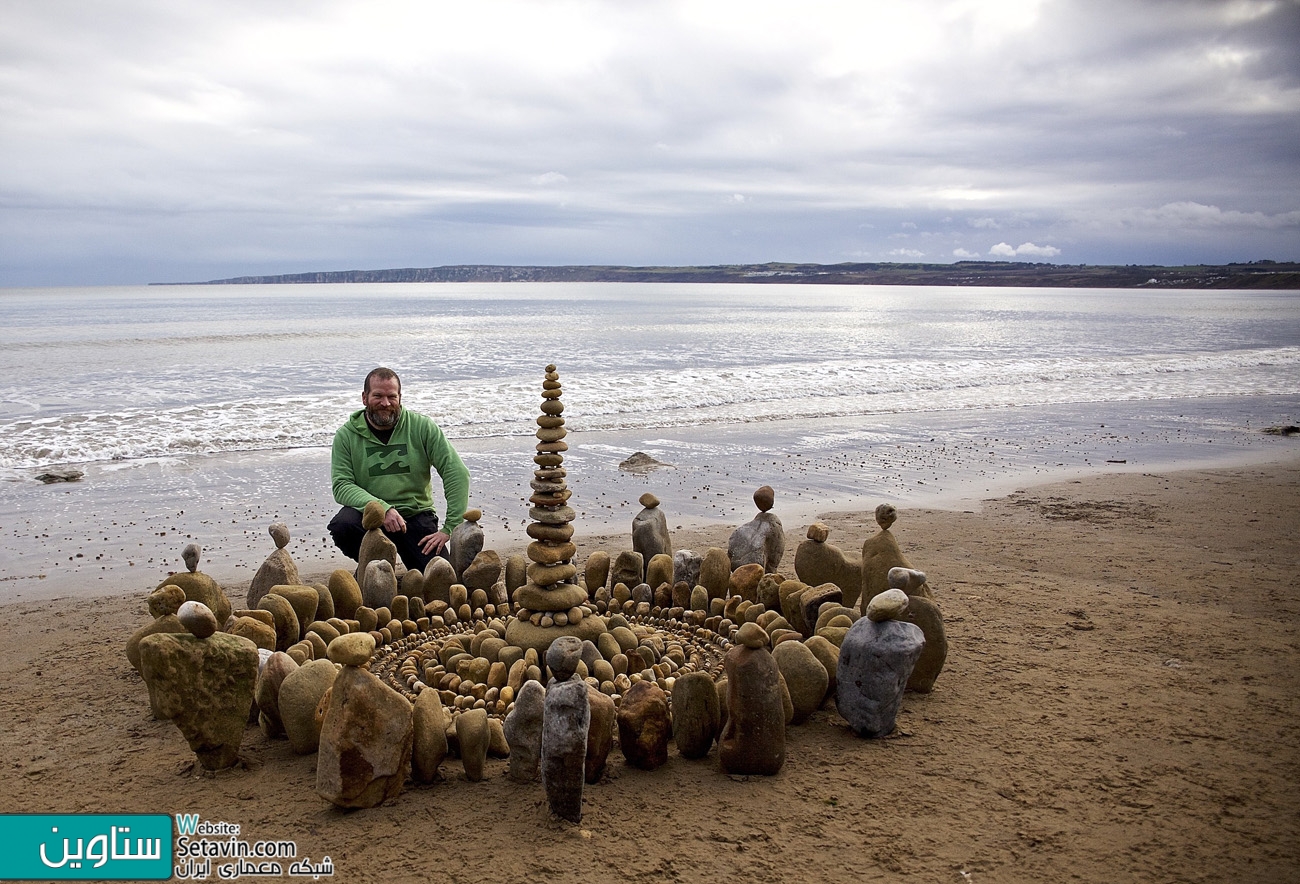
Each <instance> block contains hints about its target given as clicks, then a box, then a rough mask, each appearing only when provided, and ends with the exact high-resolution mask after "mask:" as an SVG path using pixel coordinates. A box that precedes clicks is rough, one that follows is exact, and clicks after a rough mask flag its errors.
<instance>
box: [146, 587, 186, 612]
mask: <svg viewBox="0 0 1300 884" xmlns="http://www.w3.org/2000/svg"><path fill="white" fill-rule="evenodd" d="M183 604H185V590H183V589H181V588H180V587H179V586H177V585H176V584H175V583H168V584H167V585H165V586H160V587H158V588H157V589H155V590H154V591H153V592H151V593H150V594H149V614H150V616H152V617H153V618H154V619H155V620H156V619H158V618H159V617H162V616H163V615H165V614H175V613H176V612H177V611H179V610H180V608H181V605H183Z"/></svg>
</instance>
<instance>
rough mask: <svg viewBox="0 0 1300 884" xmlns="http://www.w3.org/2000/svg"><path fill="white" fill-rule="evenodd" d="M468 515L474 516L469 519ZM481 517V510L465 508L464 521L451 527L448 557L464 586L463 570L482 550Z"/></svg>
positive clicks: (466, 582) (467, 584)
mask: <svg viewBox="0 0 1300 884" xmlns="http://www.w3.org/2000/svg"><path fill="white" fill-rule="evenodd" d="M470 516H473V517H474V518H472V519H471V518H470ZM482 517H483V511H482V510H479V509H472V510H466V511H465V521H463V522H461V523H460V524H459V525H457V526H456V527H455V528H453V529H452V532H451V550H450V552H449V553H448V558H449V559H450V561H451V567H452V570H453V571H455V572H456V576H457V577H458V578H460V581H461V582H462V583H464V584H465V585H466V586H469V582H468V581H467V580H466V579H465V570H466V569H467V568H468V567H469V566H470V564H471V563H472V562H473V561H474V557H475V556H477V555H478V554H479V553H480V552H482V551H483V528H482V527H481V526H480V525H479V523H478V520H479V519H481V518H482Z"/></svg>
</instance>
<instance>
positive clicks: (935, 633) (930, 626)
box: [901, 596, 948, 694]
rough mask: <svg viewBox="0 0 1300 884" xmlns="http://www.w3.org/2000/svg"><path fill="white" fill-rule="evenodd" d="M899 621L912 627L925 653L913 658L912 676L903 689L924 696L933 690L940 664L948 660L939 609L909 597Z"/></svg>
mask: <svg viewBox="0 0 1300 884" xmlns="http://www.w3.org/2000/svg"><path fill="white" fill-rule="evenodd" d="M901 619H903V620H906V621H907V622H908V623H914V624H916V626H918V627H919V628H920V630H921V635H922V636H924V638H925V649H924V650H922V651H921V656H919V657H917V658H916V665H915V666H913V667H912V674H911V675H909V676H908V677H907V689H908V690H909V691H915V692H917V693H918V694H928V693H930V691H932V690H934V682H935V679H937V678H938V677H939V673H940V672H942V671H943V664H944V661H945V660H947V658H948V636H947V633H946V632H945V630H944V628H943V615H942V614H940V613H939V606H938V605H936V604H935V603H934V602H932V601H931V600H930V599H927V598H925V597H924V596H911V597H910V598H909V599H908V600H907V610H906V611H905V612H904V613H903V616H902V618H901Z"/></svg>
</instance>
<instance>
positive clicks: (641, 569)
mask: <svg viewBox="0 0 1300 884" xmlns="http://www.w3.org/2000/svg"><path fill="white" fill-rule="evenodd" d="M644 577H645V558H644V557H643V556H642V555H641V553H639V552H636V551H635V550H630V549H625V550H623V551H622V552H621V553H619V554H618V558H617V559H615V560H614V566H613V568H611V569H610V575H609V582H610V584H611V585H617V584H619V583H625V584H627V585H628V586H636V585H637V584H638V583H640V582H641V581H642V580H643V579H644Z"/></svg>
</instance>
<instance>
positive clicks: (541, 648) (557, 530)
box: [506, 365, 605, 654]
mask: <svg viewBox="0 0 1300 884" xmlns="http://www.w3.org/2000/svg"><path fill="white" fill-rule="evenodd" d="M561 392H562V390H561V387H560V375H559V373H558V372H557V371H556V370H555V366H554V365H548V366H546V379H545V380H544V381H542V406H541V411H542V413H541V414H540V415H538V417H537V427H538V429H537V439H538V442H537V454H536V455H535V456H534V457H533V463H535V464H537V469H536V470H535V471H534V472H533V481H532V482H531V483H530V484H531V486H532V489H533V495H532V497H530V498H529V502H530V503H531V504H532V505H533V506H532V508H531V509H530V510H529V513H528V514H529V517H530V518H531V519H532V520H533V522H532V524H530V525H529V526H528V536H529V537H531V538H533V542H532V543H530V544H529V545H528V559H529V565H528V568H527V571H526V574H527V578H528V579H527V582H526V583H524V585H523V586H521V587H519V588H518V589H517V590H515V593H514V600H515V605H516V612H515V619H514V620H513V621H511V623H510V624H509V626H508V627H507V632H506V640H507V641H508V642H510V643H511V644H513V645H518V646H519V647H521V648H535V649H536V650H537V652H538V654H545V653H546V649H547V648H548V647H549V646H550V644H551V642H552V641H553V640H554V639H556V638H558V637H559V636H561V635H573V636H577V637H578V638H580V639H591V640H593V641H594V640H595V638H596V637H597V636H598V635H600V634H601V633H602V632H604V631H605V624H604V623H603V622H602V621H601V619H600V618H599V617H596V616H594V614H595V610H594V609H593V608H592V607H591V605H590V604H589V603H588V600H587V591H586V590H585V589H584V588H582V587H581V586H578V585H577V584H576V583H574V582H572V581H573V578H574V577H575V576H576V575H577V573H578V566H577V565H575V564H573V557H574V555H575V553H576V552H577V548H576V547H575V546H574V544H573V539H572V538H573V524H572V522H573V519H574V515H575V514H574V512H573V507H571V506H569V505H568V502H567V501H568V500H569V496H570V495H571V494H572V492H571V491H569V487H568V485H567V484H566V483H565V481H564V478H565V476H566V475H567V473H566V472H565V470H564V466H563V464H564V454H563V452H565V451H568V450H569V446H568V444H567V443H565V441H564V437H565V436H566V435H567V431H566V430H565V429H564V418H563V417H561V415H562V414H563V413H564V403H563V402H561V401H560V394H561Z"/></svg>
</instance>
